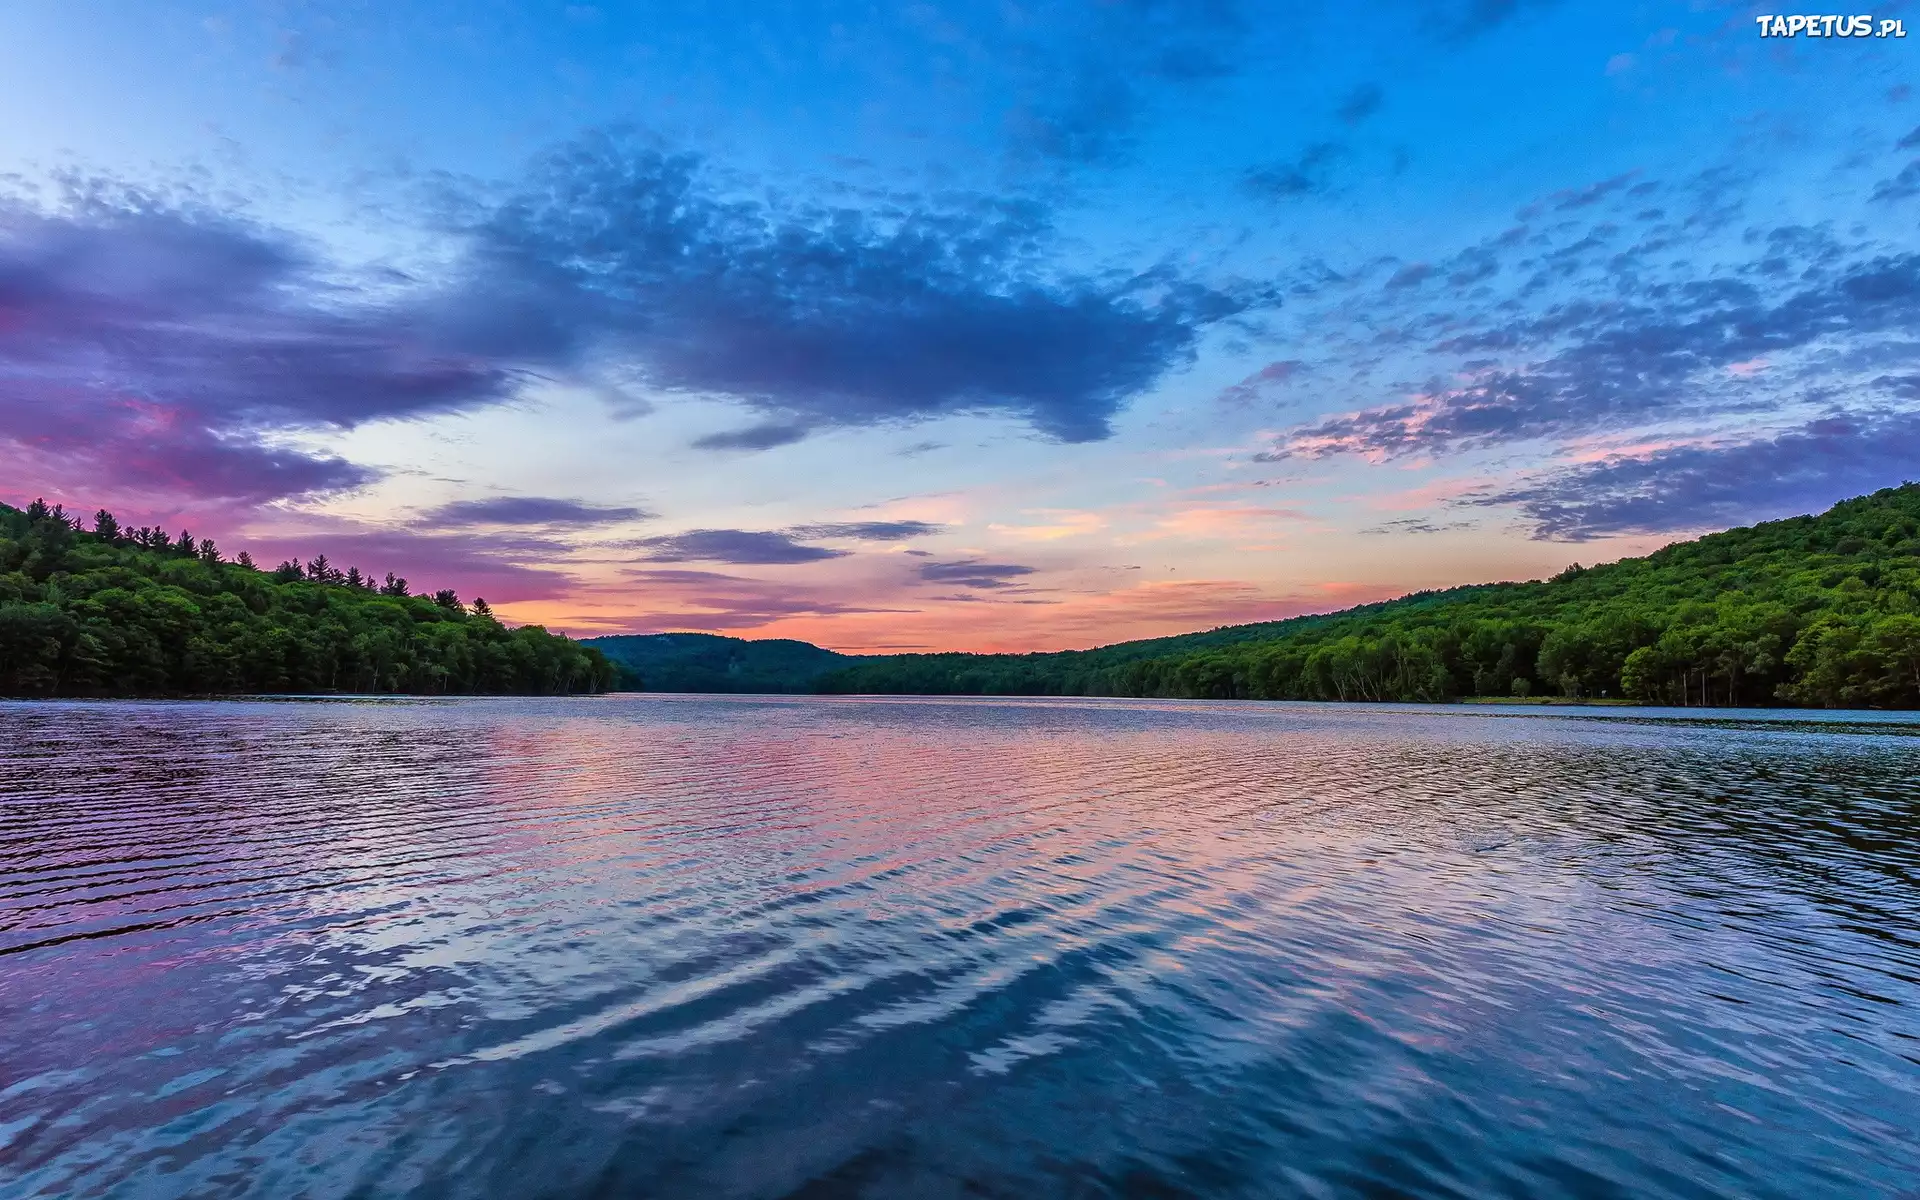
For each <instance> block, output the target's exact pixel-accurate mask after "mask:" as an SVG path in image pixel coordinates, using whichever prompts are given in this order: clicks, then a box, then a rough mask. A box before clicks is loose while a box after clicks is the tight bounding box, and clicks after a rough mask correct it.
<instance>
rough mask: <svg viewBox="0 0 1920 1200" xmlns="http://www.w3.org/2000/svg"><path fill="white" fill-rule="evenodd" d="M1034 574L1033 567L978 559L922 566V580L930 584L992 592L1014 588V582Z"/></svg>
mask: <svg viewBox="0 0 1920 1200" xmlns="http://www.w3.org/2000/svg"><path fill="white" fill-rule="evenodd" d="M1033 573H1034V568H1033V567H1023V566H1020V565H1018V564H1016V563H989V562H981V561H980V560H979V559H977V558H968V559H962V560H960V561H958V562H930V563H921V564H920V578H922V579H924V580H926V581H927V582H929V583H947V584H957V585H959V586H960V587H964V588H977V589H981V590H991V589H994V588H1004V587H1011V586H1013V583H1012V581H1013V580H1015V579H1019V578H1020V577H1022V576H1024V575H1031V574H1033Z"/></svg>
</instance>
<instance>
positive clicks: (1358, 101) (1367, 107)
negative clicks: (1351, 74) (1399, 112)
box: [1334, 83, 1386, 125]
mask: <svg viewBox="0 0 1920 1200" xmlns="http://www.w3.org/2000/svg"><path fill="white" fill-rule="evenodd" d="M1385 97H1386V93H1385V92H1383V91H1381V90H1380V85H1379V84H1377V83H1363V84H1361V85H1360V86H1359V87H1357V88H1354V89H1353V91H1351V92H1349V93H1348V94H1347V98H1346V99H1344V100H1342V101H1341V102H1340V107H1339V108H1338V109H1336V110H1335V111H1334V115H1335V116H1337V117H1339V118H1340V121H1341V123H1342V124H1346V125H1358V124H1359V123H1360V122H1362V121H1364V120H1366V119H1367V118H1368V117H1371V116H1372V115H1373V114H1374V113H1377V112H1379V111H1380V102H1381V101H1382V100H1383V99H1385Z"/></svg>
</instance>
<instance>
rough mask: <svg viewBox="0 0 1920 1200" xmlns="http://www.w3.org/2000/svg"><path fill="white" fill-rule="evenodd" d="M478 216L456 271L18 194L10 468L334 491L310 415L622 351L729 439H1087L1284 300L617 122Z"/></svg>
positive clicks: (10, 257)
mask: <svg viewBox="0 0 1920 1200" xmlns="http://www.w3.org/2000/svg"><path fill="white" fill-rule="evenodd" d="M474 204H476V205H478V207H477V211H478V212H479V214H480V215H479V216H477V217H475V218H472V219H470V220H469V221H468V222H467V223H466V224H465V225H463V226H461V227H459V228H456V229H451V230H446V231H444V232H446V233H448V235H449V236H450V237H451V238H452V239H453V242H452V245H451V251H452V254H451V260H450V263H451V265H450V266H448V268H447V269H446V272H445V274H444V275H443V276H440V277H435V278H431V279H417V278H411V277H407V276H402V275H399V274H398V273H396V272H386V273H384V274H382V273H369V272H358V273H356V272H354V271H351V270H348V269H346V268H344V267H343V266H342V265H341V264H339V263H335V262H331V261H328V260H326V259H325V258H324V257H322V256H321V255H319V254H318V252H317V251H315V250H314V249H313V248H312V247H310V246H308V245H306V244H304V243H302V242H300V241H299V240H297V239H295V238H294V237H292V236H290V235H288V234H286V233H284V232H281V231H277V230H274V229H270V228H267V227H263V226H260V225H257V224H254V223H251V222H248V221H245V220H242V219H240V218H238V217H236V216H234V215H233V214H231V213H227V212H221V211H218V210H216V209H215V208H213V207H211V206H209V205H207V204H206V203H204V202H203V201H201V200H199V199H197V198H196V197H194V196H192V195H188V194H182V195H174V194H168V195H161V194H157V193H150V192H144V191H141V190H139V189H135V188H130V187H125V186H120V185H115V184H112V183H108V182H102V181H98V180H86V179H80V178H77V177H76V178H71V179H69V180H68V181H67V185H66V190H65V191H64V192H63V193H62V194H61V196H60V197H59V198H58V200H57V201H56V202H54V203H52V204H48V205H40V204H28V203H26V202H25V201H21V200H8V199H0V464H4V465H5V466H6V467H7V469H9V470H11V471H12V472H13V473H14V477H15V478H20V479H30V480H32V481H33V482H34V484H35V486H37V487H42V488H45V489H47V490H50V491H56V492H57V491H62V490H64V491H80V490H85V491H87V492H88V493H89V494H90V495H94V496H98V497H100V498H101V499H107V498H116V499H121V500H125V499H127V498H130V497H133V496H137V495H142V494H150V493H157V494H165V495H168V496H172V497H176V498H185V499H189V500H195V501H223V502H231V503H235V504H243V505H255V504H259V503H263V502H267V501H272V500H278V499H287V498H303V497H313V496H316V495H320V494H325V493H331V492H338V491H343V490H349V489H353V488H357V487H360V486H363V485H365V484H367V483H368V482H370V481H372V480H373V479H374V478H376V472H374V471H373V470H371V469H369V468H366V467H362V466H359V465H357V464H354V463H350V462H347V461H346V460H344V459H341V458H339V457H337V456H334V455H330V454H327V453H324V452H320V451H316V450H313V449H310V448H307V447H309V446H310V444H311V443H310V442H308V441H306V440H305V435H308V434H312V433H326V432H330V431H339V430H346V429H351V428H354V427H356V426H359V425H363V424H365V423H367V422H370V421H377V420H387V419H406V418H416V417H424V416H430V415H434V414H444V413H452V412H459V411H466V410H472V409H475V408H480V407H484V406H488V405H493V404H498V403H502V402H505V401H508V400H511V399H513V398H514V397H515V396H516V395H517V394H518V392H519V390H520V389H521V387H522V386H523V385H524V384H525V383H526V382H528V381H529V380H533V379H536V378H553V377H556V376H558V377H562V378H582V379H587V380H589V381H590V380H591V379H592V378H594V377H595V376H596V374H597V373H599V372H602V371H603V370H604V369H606V368H609V367H610V366H612V365H618V366H619V367H620V368H621V370H620V371H619V374H621V375H622V377H623V378H629V379H632V380H634V381H635V382H638V383H640V384H642V385H645V386H650V387H652V388H654V389H657V390H661V391H668V392H673V391H679V392H693V393H700V394H704V395H713V396H721V397H726V398H731V399H733V400H736V401H738V402H741V403H744V404H745V405H747V406H748V407H750V408H753V409H756V410H758V411H759V412H760V413H761V414H762V416H763V418H764V419H763V420H762V421H761V423H759V424H756V425H753V426H750V427H748V428H746V429H741V430H735V431H731V432H727V433H720V434H714V435H710V436H708V437H706V438H702V439H700V441H699V442H697V443H696V445H699V446H701V447H703V448H707V449H765V448H768V447H770V446H775V445H780V444H784V443H786V442H791V441H795V440H798V439H799V438H801V437H803V436H805V435H806V434H807V433H808V432H809V431H811V430H814V429H819V428H825V427H833V426H845V425H864V424H899V423H903V422H911V421H914V420H917V419H920V418H925V417H932V416H937V415H941V414H948V413H982V412H998V413H1004V414H1010V415H1013V416H1016V417H1018V418H1021V419H1024V420H1026V421H1027V422H1029V423H1030V424H1031V425H1032V426H1033V427H1034V428H1035V429H1037V430H1038V431H1040V432H1041V433H1042V434H1044V435H1045V436H1048V437H1052V438H1056V439H1059V440H1063V441H1088V440H1095V439H1099V438H1104V437H1106V436H1108V434H1109V433H1110V431H1111V424H1110V422H1111V420H1112V417H1113V416H1114V414H1115V413H1117V412H1118V411H1119V410H1120V408H1121V407H1122V406H1123V405H1125V404H1126V403H1127V401H1128V400H1130V399H1131V398H1132V397H1134V396H1136V395H1138V394H1140V393H1141V392H1143V391H1145V390H1147V389H1148V388H1150V387H1152V386H1153V385H1154V384H1155V383H1156V382H1157V381H1158V380H1159V379H1160V378H1161V377H1162V376H1163V375H1165V374H1166V373H1167V372H1168V371H1170V370H1174V369H1176V368H1178V367H1180V366H1183V365H1184V364H1186V363H1188V362H1190V361H1191V360H1192V359H1193V357H1194V353H1195V347H1196V345H1197V343H1198V340H1199V338H1200V336H1201V334H1202V333H1203V332H1204V331H1205V330H1206V329H1207V328H1208V327H1210V326H1212V325H1214V324H1216V323H1218V322H1220V321H1223V320H1226V319H1228V318H1231V317H1233V316H1235V315H1237V314H1239V313H1241V312H1244V311H1246V310H1247V309H1248V308H1249V307H1250V306H1252V305H1255V304H1261V303H1267V302H1268V298H1267V297H1265V296H1264V295H1263V294H1262V293H1259V292H1257V291H1255V290H1249V289H1242V290H1241V291H1239V292H1234V293H1232V294H1230V293H1228V292H1225V291H1221V290H1217V289H1214V288H1210V287H1207V286H1203V285H1201V284H1199V283H1196V282H1193V281H1191V280H1189V279H1187V278H1186V277H1185V276H1183V275H1182V274H1180V273H1179V272H1177V271H1175V270H1173V269H1172V268H1158V269H1154V270H1149V271H1146V272H1138V273H1133V274H1129V275H1112V276H1109V275H1098V276H1092V275H1073V274H1068V273H1063V272H1061V271H1059V270H1057V269H1055V267H1054V263H1053V259H1052V258H1050V257H1049V249H1048V248H1049V246H1050V245H1051V238H1052V234H1051V228H1050V225H1049V222H1048V217H1047V213H1046V211H1045V209H1044V208H1042V207H1040V206H1038V205H1036V204H1032V203H1025V202H1007V203H997V202H989V201H983V200H962V201H954V202H952V203H945V204H940V205H935V204H922V205H919V206H915V205H914V204H912V203H908V202H901V203H899V204H897V205H895V206H893V207H888V208H884V209H875V210H873V211H867V210H854V209H836V208H823V207H818V206H809V205H807V204H805V203H802V202H800V201H797V200H788V201H779V202H776V201H768V200H742V199H739V198H737V197H735V196H733V195H731V194H728V193H726V192H725V191H724V189H723V188H722V187H721V186H720V185H719V184H718V183H716V182H715V172H713V171H712V170H711V169H709V168H708V167H707V165H706V164H705V163H704V161H703V160H701V159H700V158H698V157H697V156H693V155H687V154H674V153H669V152H667V151H665V150H662V149H659V148H658V147H644V146H639V145H637V144H636V143H634V142H632V141H621V140H618V139H614V138H611V137H597V138H588V139H586V140H584V141H582V142H578V143H574V144H571V145H569V146H567V147H565V148H563V149H562V150H560V151H557V152H556V153H554V154H552V155H551V156H549V157H548V158H547V159H546V160H545V161H544V163H543V164H542V165H541V166H540V167H539V168H538V169H537V170H535V171H534V172H533V173H531V175H530V176H529V178H528V180H527V181H526V184H525V186H524V188H523V189H522V190H521V191H520V192H519V193H518V195H517V196H516V197H515V198H512V199H509V200H507V201H504V202H501V203H498V204H494V205H491V206H488V205H485V204H479V202H478V201H477V200H475V201H474ZM642 403H644V402H642ZM289 435H296V436H291V437H290V436H289Z"/></svg>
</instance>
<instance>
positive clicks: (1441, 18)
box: [1425, 0, 1551, 42]
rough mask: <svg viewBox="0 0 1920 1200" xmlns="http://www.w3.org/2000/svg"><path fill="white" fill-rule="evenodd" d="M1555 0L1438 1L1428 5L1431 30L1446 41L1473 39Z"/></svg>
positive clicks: (1429, 27) (1427, 13)
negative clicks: (1528, 10)
mask: <svg viewBox="0 0 1920 1200" xmlns="http://www.w3.org/2000/svg"><path fill="white" fill-rule="evenodd" d="M1549 3H1551V0H1435V2H1434V3H1432V4H1430V5H1428V6H1427V9H1426V15H1425V25H1426V28H1427V31H1428V32H1429V33H1431V34H1433V35H1435V36H1436V37H1439V38H1440V39H1441V40H1443V41H1449V42H1465V41H1471V40H1472V39H1474V38H1477V37H1479V36H1480V35H1482V34H1484V33H1488V32H1491V31H1492V30H1494V29H1497V28H1498V27H1500V26H1501V25H1504V24H1506V23H1507V22H1508V21H1511V20H1513V19H1514V18H1515V17H1517V16H1519V15H1520V13H1521V12H1522V11H1523V10H1525V9H1530V8H1545V7H1546V6H1547V4H1549Z"/></svg>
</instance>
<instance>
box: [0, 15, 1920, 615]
mask: <svg viewBox="0 0 1920 1200" xmlns="http://www.w3.org/2000/svg"><path fill="white" fill-rule="evenodd" d="M1771 11H1773V9H1772V8H1771V7H1769V6H1766V5H1761V6H1757V7H1756V6H1751V5H1744V4H1719V3H1713V2H1711V0H1694V2H1691V3H1633V2H1624V3H1614V2H1605V3H1602V2H1598V0H1591V2H1576V0H1560V2H1558V3H1550V2H1547V0H1439V2H1433V3H1419V2H1415V0H1381V2H1379V3H1375V4H1370V5H1353V4H1333V3H1328V4H1312V3H1301V4H1288V5H1280V4H1259V5H1256V4H1239V3H1234V2H1233V0H1184V2H1182V0H1081V2H1077V3H1018V2H1007V0H993V2H988V3H979V4H932V3H928V4H899V5H884V4H881V5H876V4H853V3H844V4H830V3H823V4H814V5H804V4H795V5H790V6H788V5H782V6H772V5H746V4H742V5H738V6H733V5H715V4H712V3H654V4H644V5H641V4H633V5H628V4H616V3H598V4H584V3H577V4H564V3H505V2H496V0H458V2H455V0H445V2H435V3H428V2H417V0H388V2H385V3H328V4H321V3H312V4H307V3H299V2H296V0H249V2H245V3H240V2H234V3H187V2H184V0H178V2H176V0H124V2H109V0H101V2H97V3H88V4H85V5H74V4H72V3H58V2H54V0H10V2H9V3H7V4H5V5H0V78H4V79H6V80H7V81H8V86H7V92H8V101H7V104H6V106H5V108H4V109H3V110H0V499H3V500H6V501H7V502H9V503H15V504H23V503H24V502H25V501H27V500H30V499H32V498H34V497H35V496H44V497H46V499H47V500H48V501H49V502H50V503H51V502H60V503H64V504H65V505H66V506H67V507H68V508H69V509H70V510H80V511H83V512H85V513H87V514H89V515H90V514H91V513H92V512H93V511H94V510H95V509H96V508H99V507H102V506H105V507H107V508H110V509H112V510H113V511H114V512H115V513H116V515H117V516H118V517H119V518H120V520H121V522H122V523H123V524H127V523H131V524H146V523H151V522H162V523H164V524H165V525H166V526H167V527H168V528H169V529H170V530H174V531H177V530H178V529H180V528H182V527H185V528H188V529H190V530H191V531H192V532H193V533H194V534H196V535H211V536H213V537H215V538H216V539H217V540H218V542H219V545H220V546H221V548H222V549H223V550H225V551H226V552H227V553H229V554H231V553H233V552H236V551H238V550H241V549H246V550H248V551H250V552H251V553H252V554H253V556H254V557H255V558H256V559H257V560H262V561H263V562H266V563H269V564H270V563H271V562H273V561H277V560H279V559H281V558H284V557H287V556H289V555H295V554H297V555H299V556H300V557H303V558H307V557H311V556H313V555H314V554H317V553H325V554H326V555H327V556H328V557H329V558H330V559H332V560H333V561H334V562H335V563H337V564H339V565H342V566H344V565H347V564H353V565H358V566H360V567H362V568H363V569H366V570H371V571H374V572H376V573H379V574H384V573H385V572H387V571H397V572H399V573H400V574H402V575H405V576H407V577H408V578H409V579H410V580H411V581H412V582H413V584H414V587H415V589H416V590H420V589H423V588H424V589H432V588H438V587H447V586H452V587H455V588H457V589H458V590H459V592H460V594H461V595H462V596H463V597H466V598H472V597H473V596H475V595H481V596H484V597H485V598H486V599H487V600H488V601H489V602H490V603H492V604H493V605H494V606H495V608H496V609H497V610H499V611H500V612H501V613H502V614H503V615H505V616H507V617H509V618H510V619H513V620H517V621H539V622H542V623H545V624H547V625H548V626H550V627H552V628H557V629H562V630H565V631H568V632H571V633H576V634H593V633H607V632H653V631H660V630H707V631H713V632H721V633H731V634H737V635H741V636H748V637H799V638H805V639H807V640H810V641H814V642H818V643H820V644H822V645H826V646H831V647H834V648H837V649H843V650H853V651H861V650H890V649H969V650H1022V649H1057V648H1065V647H1080V646H1088V645H1095V644H1099V643H1104V642H1111V641H1118V640H1122V639H1125V638H1132V637H1140V636H1148V635H1154V634H1161V633H1173V632H1180V631H1185V630H1190V629H1197V628H1206V627H1210V626H1214V625H1220V624H1229V623H1238V622H1244V621H1250V620H1262V619H1271V618H1275V617H1280V616H1288V615H1293V614H1296V613H1301V612H1310V611H1323V610H1327V609H1331V608H1338V607H1343V606H1345V605H1348V604H1351V603H1356V602H1361V601H1366V600H1373V599H1379V598H1382V597H1385V596H1390V595H1397V594H1400V593H1403V592H1406V591H1410V590H1415V589H1421V588H1431V587H1437V586H1444V585H1448V584H1455V583H1464V582H1475V581H1482V580H1490V579H1502V578H1533V577H1538V576H1542V575H1545V574H1550V573H1552V572H1553V571H1556V570H1558V569H1560V568H1561V567H1563V566H1565V565H1566V564H1568V563H1569V562H1572V561H1575V560H1580V561H1584V562H1594V561H1602V560H1608V559H1613V558H1618V557H1621V556H1623V555H1628V554H1635V553H1642V552H1645V551H1646V550H1649V549H1652V548H1654V547H1656V546H1658V545H1661V544H1663V543H1665V542H1668V541H1672V540H1674V539H1676V538H1680V537H1686V536H1691V535H1693V534H1695V533H1698V532H1702V531H1705V530H1710V529H1717V528H1722V527H1725V526H1728V525H1733V524H1743V523H1748V522H1751V521H1754V520H1762V519H1767V518H1771V517H1777V516H1784V515H1789V514H1793V513H1800V512H1807V511H1813V510H1817V509H1819V508H1822V507H1824V506H1826V505H1827V504H1830V503H1831V502H1833V501H1835V500H1838V499H1841V498H1844V497H1846V496H1849V495H1855V494H1858V493H1861V492H1865V491H1870V490H1872V489H1874V488H1878V487H1883V486H1887V485H1889V484H1894V483H1898V482H1900V481H1901V480H1903V479H1907V478H1913V477H1920V224H1917V222H1920V97H1916V96H1914V95H1913V94H1912V92H1911V90H1910V88H1909V84H1908V81H1911V80H1920V11H1908V10H1905V9H1902V8H1901V7H1899V6H1897V5H1889V6H1885V7H1884V11H1883V10H1882V9H1876V10H1875V16H1876V18H1879V17H1891V16H1900V15H1902V14H1903V13H1905V14H1906V20H1907V23H1908V24H1911V25H1913V26H1915V29H1916V36H1913V37H1909V38H1907V39H1905V40H1896V39H1888V40H1879V39H1866V40H1861V39H1841V38H1833V39H1807V38H1804V37H1803V38H1795V39H1791V40H1789V39H1782V38H1762V37H1760V36H1759V33H1758V29H1757V27H1756V23H1755V20H1754V17H1755V16H1756V15H1757V14H1761V13H1767V12H1771Z"/></svg>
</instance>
